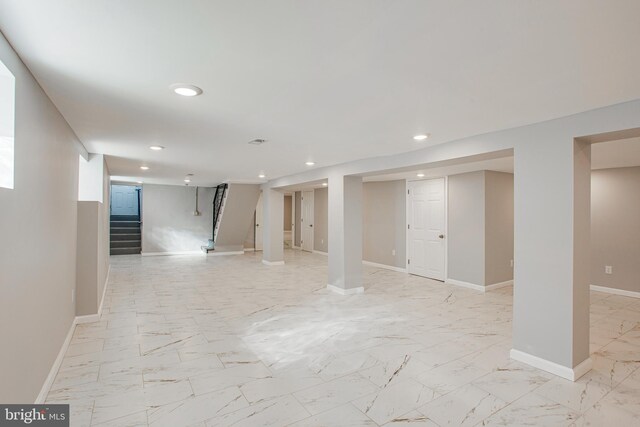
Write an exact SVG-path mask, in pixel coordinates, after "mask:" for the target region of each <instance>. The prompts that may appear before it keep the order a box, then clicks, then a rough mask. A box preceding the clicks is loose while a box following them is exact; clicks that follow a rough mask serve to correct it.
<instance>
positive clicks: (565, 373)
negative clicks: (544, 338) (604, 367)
mask: <svg viewBox="0 0 640 427" xmlns="http://www.w3.org/2000/svg"><path fill="white" fill-rule="evenodd" d="M510 356H511V358H512V359H514V360H517V361H518V362H522V363H526V364H527V365H531V366H533V367H534V368H538V369H542V370H543V371H547V372H549V373H551V374H553V375H557V376H559V377H562V378H564V379H567V380H569V381H576V380H578V379H580V377H581V376H583V375H584V374H586V373H587V372H589V371H590V370H591V367H592V366H593V361H592V360H591V358H588V359H587V360H585V361H584V362H582V363H580V364H579V365H578V366H576V367H575V368H568V367H566V366H562V365H558V364H557V363H555V362H550V361H549V360H546V359H542V358H540V357H537V356H534V355H531V354H529V353H525V352H524V351H520V350H516V349H514V348H512V349H511V352H510Z"/></svg>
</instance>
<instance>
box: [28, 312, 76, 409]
mask: <svg viewBox="0 0 640 427" xmlns="http://www.w3.org/2000/svg"><path fill="white" fill-rule="evenodd" d="M76 319H77V317H76V318H74V319H73V322H71V327H70V328H69V332H67V336H66V338H65V339H64V342H63V343H62V347H60V351H59V352H58V356H57V357H56V360H55V361H54V362H53V365H52V366H51V370H49V375H47V378H46V379H45V380H44V384H43V385H42V388H41V389H40V393H39V394H38V397H36V401H35V402H34V403H35V404H36V405H39V404H43V403H44V401H45V400H46V399H47V394H49V390H51V386H52V385H53V381H54V380H55V379H56V375H58V370H59V369H60V365H62V359H64V355H65V354H66V352H67V349H68V348H69V343H70V342H71V338H72V337H73V332H74V331H75V330H76Z"/></svg>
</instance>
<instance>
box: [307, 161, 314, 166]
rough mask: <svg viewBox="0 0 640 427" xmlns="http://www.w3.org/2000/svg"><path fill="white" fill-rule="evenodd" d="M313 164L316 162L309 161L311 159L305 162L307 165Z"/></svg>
mask: <svg viewBox="0 0 640 427" xmlns="http://www.w3.org/2000/svg"><path fill="white" fill-rule="evenodd" d="M315 164H316V162H311V161H309V162H305V165H307V166H313V165H315Z"/></svg>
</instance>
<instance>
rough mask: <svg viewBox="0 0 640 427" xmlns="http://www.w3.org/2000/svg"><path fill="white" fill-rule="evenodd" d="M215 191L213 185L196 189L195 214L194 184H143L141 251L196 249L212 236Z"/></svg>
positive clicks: (183, 250)
mask: <svg viewBox="0 0 640 427" xmlns="http://www.w3.org/2000/svg"><path fill="white" fill-rule="evenodd" d="M214 193H215V190H214V189H213V188H209V187H200V188H199V189H198V210H199V211H200V216H194V215H193V211H194V210H195V194H196V188H195V187H187V186H179V185H154V184H144V185H143V186H142V252H143V253H154V252H185V251H199V250H200V246H202V245H205V244H206V243H207V240H208V239H210V238H211V226H212V202H213V195H214ZM245 231H246V230H245ZM244 236H245V235H244V233H243V238H244Z"/></svg>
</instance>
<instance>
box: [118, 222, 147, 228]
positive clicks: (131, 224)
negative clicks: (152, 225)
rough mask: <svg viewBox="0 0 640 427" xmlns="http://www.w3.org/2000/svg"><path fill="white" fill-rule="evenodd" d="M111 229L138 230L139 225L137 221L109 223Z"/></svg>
mask: <svg viewBox="0 0 640 427" xmlns="http://www.w3.org/2000/svg"><path fill="white" fill-rule="evenodd" d="M111 227H118V228H139V227H140V223H139V222H138V221H111Z"/></svg>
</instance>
